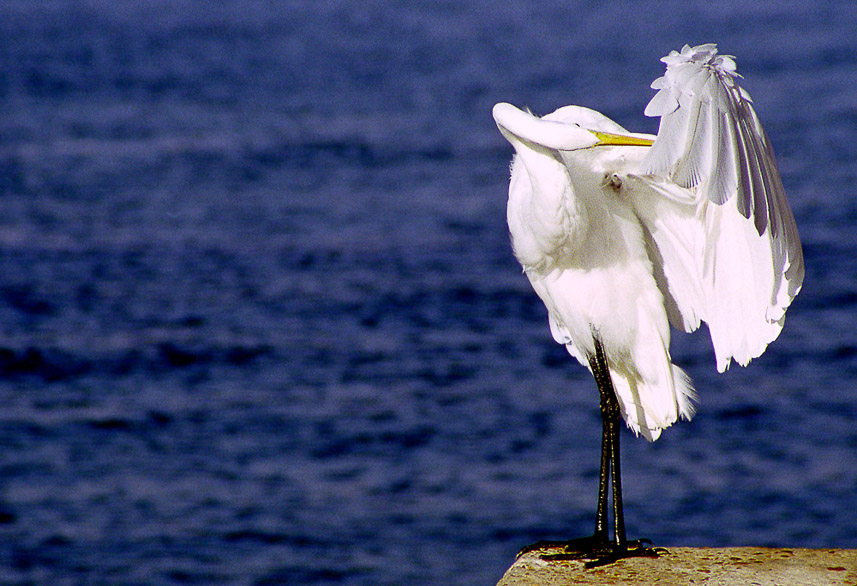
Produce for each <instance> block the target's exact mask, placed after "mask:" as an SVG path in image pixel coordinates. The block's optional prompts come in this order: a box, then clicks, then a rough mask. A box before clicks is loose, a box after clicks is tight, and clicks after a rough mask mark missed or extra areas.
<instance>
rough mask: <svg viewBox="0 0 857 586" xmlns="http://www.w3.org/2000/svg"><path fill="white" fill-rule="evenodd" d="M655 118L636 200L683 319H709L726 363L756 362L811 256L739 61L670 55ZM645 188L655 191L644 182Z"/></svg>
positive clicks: (699, 50) (652, 111)
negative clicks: (739, 80)
mask: <svg viewBox="0 0 857 586" xmlns="http://www.w3.org/2000/svg"><path fill="white" fill-rule="evenodd" d="M662 61H663V62H664V63H666V65H667V70H666V74H665V75H664V76H663V77H661V78H658V79H657V80H655V82H654V83H652V88H654V89H657V90H658V92H657V94H656V95H655V96H654V97H653V98H652V100H651V102H650V103H649V105H648V106H647V107H646V111H645V113H646V115H648V116H660V118H661V120H660V127H659V130H658V135H657V138H656V140H655V142H654V145H653V146H652V147H651V149H649V151H648V153H647V154H646V155H645V157H643V159H642V161H641V162H640V164H639V167H638V169H637V173H636V175H637V176H638V178H639V180H640V183H641V184H642V185H641V186H645V188H644V189H638V190H637V193H636V194H635V196H634V200H635V206H636V208H637V211H638V214H639V216H640V218H641V220H642V221H643V224H644V225H645V227H646V229H647V231H648V234H647V236H648V238H649V246H650V249H651V252H652V257H653V262H654V264H655V272H656V276H658V278H659V281H661V285H662V286H661V289H662V290H663V291H664V293H665V297H666V300H667V306H668V310H669V312H670V318H671V321H672V323H673V325H674V326H675V327H680V328H682V329H684V330H686V331H691V330H693V329H695V328H696V327H698V325H699V320H700V319H701V320H704V321H705V322H706V323H707V324H708V326H709V330H710V332H711V338H712V342H713V344H714V349H715V354H716V356H717V366H718V369H719V370H721V371H723V370H725V369H726V368H727V367H728V366H729V363H730V361H731V359H733V358H734V359H735V360H737V361H738V362H739V363H740V364H742V365H744V364H747V362H749V361H750V360H751V359H752V358H755V357H757V356H759V355H760V354H761V353H762V352H764V350H765V348H766V347H767V345H768V344H769V343H770V342H771V341H773V340H774V339H775V338H776V337H777V336H778V335H779V333H780V330H781V329H782V325H783V320H784V317H785V311H786V309H787V308H788V306H789V304H790V303H791V300H792V299H793V298H794V296H795V295H797V293H798V291H799V290H800V286H801V283H802V282H803V253H802V251H801V246H800V239H799V237H798V233H797V226H796V225H795V221H794V217H793V216H792V212H791V209H790V208H789V204H788V201H787V200H786V197H785V193H784V190H783V185H782V181H781V179H780V174H779V170H778V168H777V164H776V161H775V159H774V153H773V149H772V148H771V144H770V141H769V140H768V137H767V135H766V134H765V131H764V129H763V128H762V126H761V123H760V122H759V118H758V117H757V115H756V112H755V110H754V109H753V105H752V101H751V100H750V96H749V95H748V94H747V92H745V91H744V90H743V89H742V88H741V87H739V86H738V84H737V83H736V78H737V77H739V76H738V73H737V72H736V69H735V62H734V61H733V59H732V58H731V57H729V56H726V55H718V54H717V49H716V46H715V45H713V44H708V45H699V46H696V47H689V46H687V45H685V46H684V48H683V49H682V51H681V52H680V53H679V52H677V51H673V52H671V53H670V54H669V55H668V56H667V57H664V58H663V59H662ZM646 188H648V189H646Z"/></svg>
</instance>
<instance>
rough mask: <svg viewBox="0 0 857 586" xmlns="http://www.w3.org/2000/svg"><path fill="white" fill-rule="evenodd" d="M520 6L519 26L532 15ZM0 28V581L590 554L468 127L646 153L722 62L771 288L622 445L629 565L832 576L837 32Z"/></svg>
mask: <svg viewBox="0 0 857 586" xmlns="http://www.w3.org/2000/svg"><path fill="white" fill-rule="evenodd" d="M545 4H548V3H545ZM640 10H641V9H640V8H639V4H637V3H635V2H630V1H625V2H622V1H620V2H610V3H602V2H579V3H575V4H573V5H571V4H570V3H569V4H568V5H566V6H564V7H558V6H555V5H554V4H551V6H550V7H543V8H539V7H537V5H536V4H533V3H529V4H527V3H497V2H488V1H481V2H479V1H473V2H438V1H432V2H416V1H413V2H405V1H400V2H390V1H385V2H380V1H367V2H359V3H358V2H333V1H331V2H323V1H307V2H299V1H293V2H288V3H274V2H263V1H238V0H230V1H222V2H218V3H208V2H196V1H193V2H185V1H179V0H151V1H145V2H124V3H122V2H113V1H108V0H88V1H86V0H81V1H77V2H53V1H51V2H48V1H24V0H5V1H4V2H3V3H2V4H0V112H2V115H0V582H3V583H50V584H65V583H69V584H72V583H99V584H104V583H136V584H145V583H162V584H163V583H177V584H179V583H184V584H215V583H238V584H275V583H287V584H288V583H293V584H299V583H316V584H326V583H330V584H491V583H493V582H495V581H496V580H497V579H498V578H499V577H500V576H501V575H502V573H503V571H505V569H506V568H507V567H508V565H509V564H510V563H511V562H512V560H513V558H514V554H515V552H516V551H517V550H518V549H519V548H520V547H521V546H523V545H525V544H527V543H530V542H532V541H534V540H536V539H539V538H562V537H572V536H578V535H583V534H585V533H587V532H591V528H592V523H593V514H594V505H595V502H594V501H595V492H596V480H597V472H598V470H597V465H598V442H599V438H600V428H599V419H598V409H597V391H596V390H595V386H594V383H593V382H592V380H591V377H590V376H589V374H588V372H587V371H586V370H585V369H583V368H582V367H580V366H579V365H578V364H577V363H576V362H574V361H573V360H572V359H571V358H570V357H569V356H568V355H567V354H566V353H565V351H564V350H563V349H562V348H561V347H559V346H557V345H556V344H554V342H553V341H552V339H551V337H550V333H549V331H548V327H547V322H546V315H545V311H544V308H543V306H542V305H541V304H540V302H539V301H538V299H537V298H536V297H535V294H534V293H533V292H532V291H531V289H530V287H529V284H528V283H527V281H526V279H525V277H524V276H523V275H522V274H521V273H520V269H519V267H518V266H517V264H516V262H515V260H514V258H513V257H512V255H511V252H510V248H509V244H508V236H507V229H506V226H505V217H504V208H505V193H506V189H507V181H508V160H509V158H510V156H511V150H510V148H509V146H508V144H507V143H506V142H505V141H504V140H503V138H502V137H501V136H500V134H499V133H498V132H497V130H496V128H495V127H494V124H493V121H492V119H491V115H490V110H491V106H492V105H493V104H494V103H495V102H497V101H501V100H502V101H511V102H513V103H516V104H519V105H522V106H524V105H526V106H529V107H531V108H532V109H533V110H534V111H536V112H540V113H546V112H548V111H550V110H552V109H554V108H556V107H558V106H561V105H565V104H568V103H578V104H582V105H586V106H590V107H594V108H596V109H599V110H602V111H604V112H605V113H607V114H608V115H610V116H611V117H613V118H615V119H616V120H617V121H618V122H620V123H622V124H623V125H625V126H627V127H629V128H632V129H635V130H640V131H649V132H652V131H654V130H655V129H656V122H655V121H653V120H650V119H646V118H645V117H643V116H642V111H643V108H644V107H645V105H646V103H647V101H648V99H649V98H650V97H651V95H652V90H650V89H649V88H648V85H649V83H650V82H651V81H652V80H653V79H654V78H655V77H658V76H659V75H660V74H661V72H662V67H663V66H662V64H661V63H660V62H659V61H658V59H659V58H660V57H661V56H663V55H665V54H666V53H667V52H668V51H669V50H671V49H678V48H680V47H681V45H682V44H683V43H686V42H688V43H702V42H710V41H714V42H717V43H719V45H720V47H721V50H722V52H724V53H728V54H735V55H737V57H738V63H739V68H740V71H741V72H742V73H743V74H744V75H745V77H746V79H745V82H744V85H745V87H746V88H747V89H748V90H749V91H750V93H751V94H752V95H753V97H754V98H755V100H756V104H757V109H758V111H759V114H760V116H761V118H762V120H763V122H764V123H765V125H766V128H767V130H768V133H769V134H770V136H771V140H772V141H773V143H774V145H775V148H776V150H777V152H778V156H779V160H780V163H781V168H782V173H783V180H784V183H785V185H786V189H787V191H788V194H789V196H790V199H791V202H792V206H793V209H794V212H795V216H796V218H797V221H798V225H799V228H800V230H801V235H802V238H803V242H804V251H805V255H806V267H807V274H806V282H805V285H804V289H803V291H802V292H801V294H800V296H799V297H798V298H797V300H796V301H795V303H794V304H793V306H792V308H791V309H790V311H789V314H788V319H787V320H786V327H785V329H784V331H783V333H782V335H781V336H780V338H779V339H778V340H777V341H776V343H774V344H773V345H772V346H771V347H770V348H769V349H768V351H767V353H766V354H765V355H764V356H763V357H762V358H760V359H757V360H756V361H754V362H753V363H752V364H751V365H750V367H749V368H747V369H741V368H738V367H735V368H733V369H732V370H731V371H729V372H728V373H726V374H725V375H717V373H716V371H715V367H714V357H713V354H712V351H711V349H710V342H709V341H708V339H707V337H706V333H705V332H704V331H703V332H701V333H699V334H696V335H692V336H686V335H681V336H677V337H676V338H675V339H674V342H673V355H674V357H675V359H676V361H677V362H678V363H679V364H680V365H681V366H682V367H684V368H685V369H686V370H687V371H688V372H689V373H690V374H691V375H692V376H693V377H694V379H695V381H696V385H697V388H698V389H699V391H700V397H701V403H700V406H699V414H698V415H697V417H696V418H695V420H694V421H693V422H692V423H689V424H688V423H683V424H681V425H677V426H675V427H674V428H671V429H670V430H668V431H667V432H665V433H664V435H663V437H662V438H661V439H660V440H659V441H658V442H656V443H654V444H647V443H646V442H644V441H643V440H637V439H634V438H633V436H632V435H631V434H630V433H628V434H625V435H624V436H623V455H624V460H623V467H624V470H623V472H624V480H625V499H626V500H625V507H626V516H627V522H628V532H629V534H630V535H631V536H632V537H649V538H651V539H652V540H654V542H655V543H656V544H657V545H662V546H669V545H709V546H725V545H771V546H794V547H857V507H855V498H857V424H855V421H857V392H855V390H857V389H855V386H857V385H855V381H857V335H855V331H857V279H855V275H857V231H855V224H857V203H855V202H857V197H855V195H854V189H855V188H854V186H855V184H857V98H855V91H854V88H855V87H857V48H855V45H854V43H853V42H852V41H853V32H854V30H855V27H857V8H855V5H854V4H853V3H849V2H818V3H811V4H805V3H792V2H779V1H770V2H752V3H751V2H740V3H739V2H709V1H706V2H687V1H686V0H681V1H678V0H675V1H667V2H661V3H658V4H657V7H649V8H647V9H646V12H645V14H641V13H640Z"/></svg>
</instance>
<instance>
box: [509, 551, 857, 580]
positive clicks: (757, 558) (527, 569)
mask: <svg viewBox="0 0 857 586" xmlns="http://www.w3.org/2000/svg"><path fill="white" fill-rule="evenodd" d="M666 549H667V552H668V553H667V554H663V555H661V557H659V558H657V559H651V558H644V557H639V558H628V559H624V560H619V561H618V562H616V563H614V564H611V565H608V566H603V567H600V568H593V569H591V570H587V569H585V568H584V567H583V562H580V561H550V562H548V561H544V560H542V559H541V558H540V557H539V555H538V554H539V552H538V551H534V552H530V553H527V554H526V555H524V556H521V558H520V559H519V560H517V561H516V562H515V563H514V564H513V565H512V567H511V568H509V570H508V571H507V572H506V574H505V575H504V576H503V578H501V579H500V581H499V582H498V583H497V585H498V586H511V585H513V584H514V585H520V584H524V585H533V586H535V585H539V586H542V585H552V584H556V585H560V584H562V585H565V584H705V585H707V586H732V585H736V586H737V585H740V586H746V585H747V584H754V585H759V586H768V585H777V586H784V585H791V584H801V585H803V586H816V585H817V586H831V585H838V584H843V585H846V584H850V585H854V584H857V549H794V548H782V549H773V548H766V547H722V548H707V547H669V548H666Z"/></svg>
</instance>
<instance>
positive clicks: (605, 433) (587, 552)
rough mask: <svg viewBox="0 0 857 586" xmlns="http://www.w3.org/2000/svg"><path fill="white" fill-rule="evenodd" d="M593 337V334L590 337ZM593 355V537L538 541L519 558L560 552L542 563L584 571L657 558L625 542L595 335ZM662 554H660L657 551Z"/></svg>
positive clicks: (612, 424) (614, 408) (609, 384)
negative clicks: (596, 461) (596, 447)
mask: <svg viewBox="0 0 857 586" xmlns="http://www.w3.org/2000/svg"><path fill="white" fill-rule="evenodd" d="M593 335H594V333H593ZM594 339H595V354H594V355H592V356H590V357H589V364H590V366H591V368H592V374H593V376H594V377H595V382H596V384H597V385H598V392H599V395H600V398H601V401H600V403H601V429H602V433H601V471H600V474H599V478H598V508H597V511H596V515H595V533H594V535H592V537H582V538H578V539H571V540H567V541H539V542H537V543H534V544H532V545H529V546H527V547H525V548H523V549H522V550H521V551H520V552H519V553H518V557H520V556H521V555H523V554H525V553H528V552H531V551H535V550H543V549H560V550H561V551H560V552H558V553H545V554H541V555H540V557H541V558H542V559H545V560H572V559H576V560H585V565H586V567H587V568H592V567H596V566H603V565H606V564H609V563H612V562H614V561H616V560H618V559H620V558H624V557H638V556H645V557H658V552H657V551H656V550H654V549H652V548H648V547H645V546H644V544H643V543H644V540H641V541H632V542H630V543H629V542H628V540H627V537H626V536H625V516H624V511H623V507H622V473H621V468H620V466H619V428H620V419H621V417H620V415H621V413H620V409H619V401H618V399H617V398H616V391H615V389H614V388H613V380H612V378H611V377H610V370H609V367H608V365H607V357H606V355H605V353H604V347H603V346H602V345H601V341H600V340H599V339H598V336H597V335H594ZM610 483H612V485H613V542H612V543H611V542H610V535H609V530H608V520H607V516H608V513H607V511H608V508H607V499H608V495H609V492H610V491H609V489H608V485H609V484H610ZM660 551H661V552H663V551H664V550H660Z"/></svg>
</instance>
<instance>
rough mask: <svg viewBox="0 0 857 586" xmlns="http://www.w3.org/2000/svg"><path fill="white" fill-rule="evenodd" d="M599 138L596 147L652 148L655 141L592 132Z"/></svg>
mask: <svg viewBox="0 0 857 586" xmlns="http://www.w3.org/2000/svg"><path fill="white" fill-rule="evenodd" d="M589 132H591V133H592V134H594V135H595V136H596V138H598V142H597V143H596V144H595V145H594V146H597V147H599V146H652V144H654V142H655V141H653V140H651V139H648V138H637V137H636V136H624V135H621V134H610V133H609V132H598V131H596V130H590V131H589Z"/></svg>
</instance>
